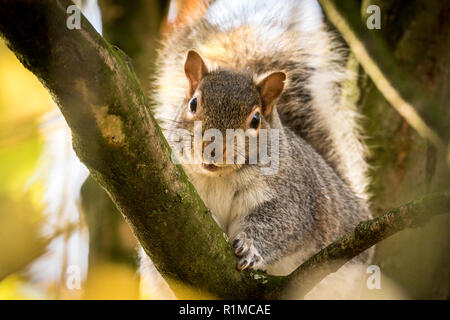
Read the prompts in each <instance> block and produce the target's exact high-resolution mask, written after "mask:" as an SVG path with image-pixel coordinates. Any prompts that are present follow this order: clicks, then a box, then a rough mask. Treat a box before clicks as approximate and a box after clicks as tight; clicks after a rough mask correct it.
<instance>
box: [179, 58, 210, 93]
mask: <svg viewBox="0 0 450 320" xmlns="http://www.w3.org/2000/svg"><path fill="white" fill-rule="evenodd" d="M184 72H185V73H186V77H187V78H188V80H189V95H191V96H192V95H193V94H194V92H195V90H196V89H197V87H198V84H199V82H200V80H202V78H203V77H204V76H205V75H206V74H207V73H208V69H207V68H206V65H205V62H203V59H202V57H200V55H199V54H198V53H197V52H195V51H193V50H190V51H189V52H188V54H187V57H186V62H185V63H184Z"/></svg>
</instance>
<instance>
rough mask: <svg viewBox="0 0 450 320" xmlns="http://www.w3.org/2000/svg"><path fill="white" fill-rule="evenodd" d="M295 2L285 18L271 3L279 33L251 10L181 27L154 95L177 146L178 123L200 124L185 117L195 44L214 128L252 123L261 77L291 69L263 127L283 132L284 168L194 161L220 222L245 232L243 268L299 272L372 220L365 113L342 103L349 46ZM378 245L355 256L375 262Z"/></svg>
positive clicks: (240, 250) (166, 48)
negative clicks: (207, 171)
mask: <svg viewBox="0 0 450 320" xmlns="http://www.w3.org/2000/svg"><path fill="white" fill-rule="evenodd" d="M303 2H304V1H301V3H303ZM217 3H218V4H217V5H223V4H224V2H223V1H218V2H217ZM286 6H287V7H289V9H286V12H288V14H287V15H286V16H284V17H279V16H277V15H276V14H275V13H271V12H270V10H267V12H266V11H264V8H262V9H261V10H263V11H262V13H263V14H265V15H266V16H267V17H269V19H268V20H266V21H265V23H267V25H268V26H272V27H273V28H274V29H276V30H278V31H279V34H278V35H277V34H276V32H274V35H271V34H268V33H267V27H266V26H262V25H258V24H257V23H256V25H255V24H253V25H252V24H251V23H246V21H247V20H246V19H249V18H248V14H249V13H248V12H244V13H243V15H242V16H241V15H238V16H236V17H235V18H236V19H237V20H239V21H242V24H240V25H237V26H234V25H233V26H232V27H228V28H225V30H224V28H222V27H221V24H220V23H214V21H213V20H214V19H211V14H210V16H209V18H208V17H207V18H202V19H199V20H197V21H195V22H192V24H190V25H187V26H183V27H181V28H179V29H178V30H176V31H175V32H174V34H173V35H172V36H171V37H169V38H167V39H165V40H164V42H163V47H162V49H161V51H160V54H159V60H158V70H159V73H158V75H157V77H156V79H155V89H154V91H153V92H152V96H153V98H154V102H155V112H156V116H157V118H158V119H159V121H160V122H161V125H162V127H163V130H164V133H165V135H166V137H167V138H168V140H169V143H170V142H171V132H172V130H173V129H174V128H179V127H183V128H191V123H190V122H189V121H186V119H185V117H184V114H185V111H184V110H185V109H186V105H187V102H188V100H189V99H190V97H189V96H188V95H187V92H188V81H187V79H186V77H185V75H184V72H183V64H184V62H185V59H186V53H187V52H188V50H191V49H194V50H196V51H197V52H198V53H199V54H200V55H201V56H202V57H203V59H204V60H205V63H206V65H207V67H208V69H209V74H208V75H207V76H206V77H205V78H204V79H203V80H202V82H201V83H200V85H199V88H198V94H200V95H202V98H201V99H200V100H202V99H203V105H202V107H203V108H205V110H203V113H202V114H201V115H199V117H201V120H203V121H205V123H206V124H207V127H215V128H218V129H221V130H225V129H226V128H230V129H236V128H238V127H242V123H243V122H244V120H245V117H246V115H248V113H249V112H250V111H251V110H252V107H253V106H254V104H255V103H256V104H258V103H260V98H259V97H258V96H257V91H255V88H256V84H257V83H258V82H259V81H260V80H262V79H263V78H264V77H265V76H267V75H268V74H269V73H271V72H275V71H283V72H284V73H285V74H286V75H287V80H286V83H285V90H284V91H283V94H282V95H281V97H280V98H279V99H278V100H277V102H276V107H275V108H274V109H273V112H272V114H271V116H270V117H266V118H265V119H263V126H265V127H270V128H279V129H280V130H281V134H280V168H279V171H278V173H277V174H276V175H273V176H270V175H269V176H262V175H260V174H259V170H258V166H257V165H256V166H251V165H243V166H240V167H236V168H234V170H233V171H232V172H231V173H228V174H223V175H216V176H203V175H202V174H199V173H198V172H197V171H196V170H195V169H193V168H192V167H190V166H184V167H185V170H186V172H187V174H188V175H189V177H190V178H191V180H192V182H193V184H194V186H195V187H196V189H197V191H198V192H199V194H200V196H201V197H202V199H203V200H204V202H205V204H206V205H207V206H208V207H210V209H211V210H212V212H213V213H214V215H215V217H216V219H217V221H218V223H219V225H220V226H221V227H222V228H223V229H224V230H225V231H226V232H227V233H228V235H229V237H230V238H231V240H234V239H236V241H233V244H234V245H235V247H236V253H237V255H238V256H239V262H238V268H239V269H242V268H245V267H252V268H256V269H267V270H268V271H269V272H270V273H274V274H286V273H289V272H290V271H292V270H293V269H294V268H295V267H296V266H298V265H299V264H300V263H301V262H303V261H305V260H306V259H307V258H308V257H309V256H310V255H311V254H313V253H314V252H316V251H318V250H320V249H321V248H323V247H325V246H326V245H328V244H329V243H331V242H332V241H334V240H336V239H337V238H338V237H340V236H342V235H343V234H345V233H347V232H349V231H350V230H351V229H352V228H353V227H355V226H356V224H357V223H358V222H359V221H361V220H364V219H368V218H370V217H371V214H370V211H369V208H368V204H367V200H366V199H367V194H366V191H365V188H366V185H367V183H368V181H367V178H366V168H367V164H366V162H365V160H364V159H365V147H364V145H363V144H362V142H361V139H360V138H359V129H358V125H357V118H358V115H357V114H356V113H355V112H354V111H353V110H347V109H345V106H340V107H339V82H340V81H342V80H343V79H345V75H344V73H343V71H342V69H341V66H340V65H341V61H342V59H341V56H340V54H339V48H338V46H337V45H336V44H335V42H334V41H333V39H332V36H330V34H329V33H327V32H326V31H325V28H324V26H323V25H322V24H320V25H319V26H318V27H317V28H315V29H314V30H312V31H309V33H302V31H301V28H302V22H301V21H300V20H299V19H298V18H296V14H297V15H300V13H299V12H300V9H299V7H297V3H296V2H295V1H287V2H286ZM291 9H292V10H291ZM255 10H260V8H259V7H258V8H257V9H255ZM216 11H218V10H217V9H216ZM213 13H214V12H213ZM216 14H217V12H216ZM212 16H214V15H213V14H212ZM270 17H271V18H270ZM224 19H225V18H224ZM283 19H284V20H283ZM262 20H264V19H262ZM225 22H227V21H225ZM317 43H319V44H320V45H322V46H323V47H320V45H317ZM203 95H206V97H203ZM324 97H329V100H326V101H324V100H323V98H324ZM333 118H335V119H333ZM334 120H335V121H336V123H335V122H334ZM371 252H372V251H371ZM371 252H366V253H365V254H363V255H360V257H358V258H356V259H354V260H353V261H352V263H354V262H358V263H361V262H364V263H367V262H369V261H370V260H371V256H372V254H371ZM288 264H291V265H289V266H287V265H288Z"/></svg>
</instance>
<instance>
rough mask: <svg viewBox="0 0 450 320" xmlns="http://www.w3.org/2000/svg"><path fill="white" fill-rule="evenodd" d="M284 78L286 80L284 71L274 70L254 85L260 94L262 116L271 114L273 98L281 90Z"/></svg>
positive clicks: (278, 94)
mask: <svg viewBox="0 0 450 320" xmlns="http://www.w3.org/2000/svg"><path fill="white" fill-rule="evenodd" d="M284 80H286V74H285V73H284V72H274V73H272V74H270V75H268V76H267V77H265V78H264V79H263V80H262V81H260V82H259V83H258V84H257V85H256V86H257V88H258V90H259V94H260V95H261V100H262V104H263V105H262V111H263V114H264V116H266V117H267V116H269V115H270V114H271V112H272V108H273V104H274V102H275V100H276V99H277V98H278V97H279V96H280V95H281V93H282V92H283V88H284Z"/></svg>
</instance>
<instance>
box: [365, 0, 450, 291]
mask: <svg viewBox="0 0 450 320" xmlns="http://www.w3.org/2000/svg"><path fill="white" fill-rule="evenodd" d="M371 4H375V5H378V6H380V8H381V12H382V14H381V19H382V23H381V30H374V32H377V33H378V34H379V35H380V36H382V37H383V38H384V39H385V40H386V42H387V43H388V45H389V47H390V49H391V50H392V51H393V52H394V54H395V57H396V59H397V61H398V63H399V65H400V66H401V67H402V68H403V69H404V70H405V71H406V72H408V73H409V74H410V76H411V77H414V78H415V79H416V80H417V81H419V82H420V84H421V85H422V86H423V88H425V89H426V90H428V93H429V94H430V95H431V96H433V97H434V98H435V101H437V102H438V105H437V107H438V108H439V110H440V112H441V117H442V118H443V119H445V120H444V121H446V123H448V127H449V128H450V109H449V108H448V101H449V99H450V91H449V90H448V85H449V83H448V81H449V70H450V50H449V48H450V3H449V2H445V1H443V2H441V1H420V0H414V1H410V0H401V1H387V0H364V1H362V5H361V12H362V15H363V17H365V16H367V14H366V12H365V10H364V9H365V8H367V6H369V5H371ZM405 81H407V79H405ZM359 86H360V89H361V93H362V94H361V100H360V106H361V110H362V112H363V114H364V116H365V120H364V129H365V135H366V136H367V143H368V145H369V147H370V151H371V156H370V159H369V163H370V165H371V178H372V184H371V193H372V195H373V199H372V208H373V212H374V214H380V213H382V212H383V211H384V210H386V209H388V208H392V207H396V206H398V205H399V204H401V203H404V202H406V201H409V200H411V199H415V198H420V197H421V196H422V195H424V194H426V193H430V192H434V191H442V190H449V189H450V172H449V168H448V166H447V163H446V159H445V157H446V155H445V153H443V152H440V151H439V150H436V149H435V148H434V147H433V146H431V145H429V144H427V143H426V142H425V141H424V140H423V139H422V138H421V137H420V136H419V135H418V134H417V133H416V132H415V131H414V130H413V129H412V128H411V127H410V126H409V125H408V123H407V122H406V121H405V120H404V119H403V118H402V117H401V116H400V115H399V114H398V113H397V112H396V111H395V110H394V109H393V108H392V107H391V106H390V105H389V103H388V102H387V101H386V99H385V98H384V97H383V96H382V95H381V93H380V92H379V91H378V90H377V89H376V87H375V86H374V85H373V83H372V81H371V80H370V78H368V77H367V75H366V74H365V73H364V72H363V71H362V70H361V69H360V83H359ZM449 239H450V217H449V215H444V216H441V217H437V218H435V219H434V220H433V221H431V222H430V223H428V224H427V225H425V226H424V227H423V228H418V229H411V230H405V231H403V232H400V233H398V234H396V235H394V236H393V237H391V238H390V239H387V240H386V241H383V242H382V243H380V244H379V245H378V246H377V255H376V260H375V262H376V263H377V264H378V265H379V266H380V267H381V269H382V271H383V272H384V273H385V274H386V275H388V276H389V277H391V278H392V279H394V280H395V281H397V282H398V284H399V285H401V286H402V287H403V289H404V290H405V291H406V292H407V294H408V296H409V297H410V298H420V299H424V298H426V299H449V298H450V291H449V290H450V283H449V279H450V277H449V270H450V256H449V251H450V250H449V249H450V247H449Z"/></svg>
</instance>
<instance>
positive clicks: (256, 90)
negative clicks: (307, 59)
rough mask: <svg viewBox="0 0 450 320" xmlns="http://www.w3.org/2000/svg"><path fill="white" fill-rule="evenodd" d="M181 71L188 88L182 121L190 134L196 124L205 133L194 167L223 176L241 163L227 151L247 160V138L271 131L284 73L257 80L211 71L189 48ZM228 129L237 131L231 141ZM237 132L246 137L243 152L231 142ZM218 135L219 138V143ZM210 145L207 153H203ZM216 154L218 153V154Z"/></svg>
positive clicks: (223, 70) (246, 73)
mask: <svg viewBox="0 0 450 320" xmlns="http://www.w3.org/2000/svg"><path fill="white" fill-rule="evenodd" d="M184 70H185V73H186V77H187V80H188V82H189V89H188V92H187V96H186V99H185V103H184V107H185V110H184V112H183V115H182V117H183V119H182V122H183V124H184V127H185V128H186V129H188V130H189V131H190V132H194V123H195V122H197V121H198V122H201V128H202V134H203V143H202V164H201V165H200V166H197V167H198V171H202V172H204V173H208V174H212V172H214V174H217V173H220V174H223V173H225V172H230V171H231V170H236V169H237V168H239V167H241V166H242V165H243V164H242V163H240V164H236V161H230V160H228V161H227V159H226V157H227V154H228V155H230V153H227V149H228V150H230V149H234V156H235V159H234V160H236V157H238V154H241V156H242V157H244V158H245V161H246V162H245V163H247V164H248V160H249V152H250V151H249V137H256V138H258V137H259V134H260V131H261V130H262V129H266V130H268V129H270V128H271V127H273V121H274V119H275V118H276V119H278V117H274V113H275V112H276V110H275V108H274V105H275V101H276V99H277V98H278V97H279V96H280V95H281V93H282V91H283V88H284V81H285V79H286V75H285V73H283V72H274V73H271V74H269V75H268V76H266V77H265V78H264V79H262V80H260V81H258V82H255V81H254V80H253V77H252V75H251V74H250V73H249V72H240V71H236V70H227V69H218V70H215V71H209V70H208V69H207V67H206V64H205V62H204V61H203V59H202V58H201V57H200V55H199V54H198V53H197V52H195V51H189V52H188V54H187V57H186V62H185V65H184ZM198 122H197V123H198ZM230 130H233V132H234V134H235V135H236V138H232V140H231V141H232V142H231V143H230V140H227V135H229V134H230ZM210 132H216V133H217V134H215V135H214V140H213V139H212V138H211V137H209V136H208V133H210ZM220 135H221V136H222V137H220ZM239 135H243V137H244V140H245V146H246V147H245V151H243V150H242V149H237V147H236V145H235V144H234V141H235V140H238V141H239V138H238V136H239ZM205 138H206V139H205ZM220 138H221V139H220ZM218 139H219V140H222V141H217V140H218ZM205 140H209V141H205ZM241 141H242V140H241ZM213 142H214V143H216V145H215V146H211V144H212V143H213ZM217 143H221V145H222V148H221V150H218V149H219V145H218V144H217ZM208 145H210V150H209V151H211V152H210V154H208V152H207V151H208V150H207V147H208ZM239 150H241V151H239ZM218 151H219V152H218ZM220 151H222V152H220ZM218 153H221V155H220V154H219V155H217V154H218ZM243 153H244V154H243ZM217 160H220V161H217ZM231 162H234V163H233V164H231ZM241 162H242V160H241Z"/></svg>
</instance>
